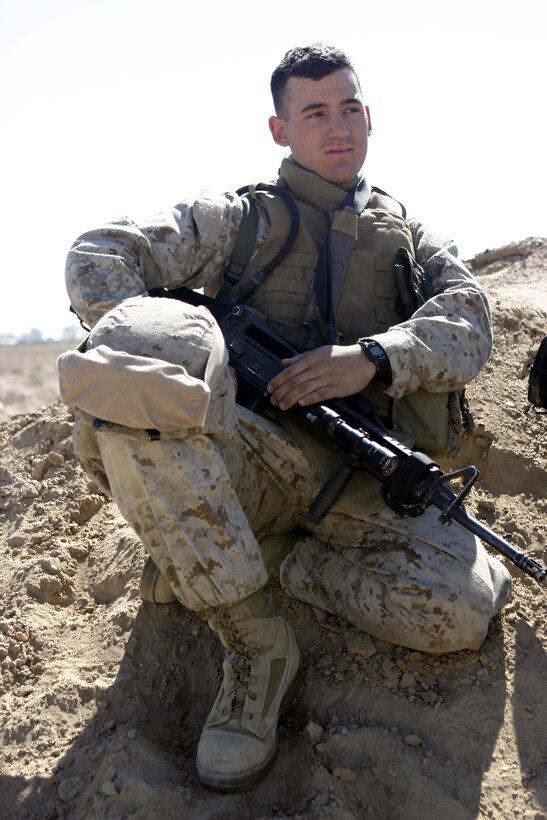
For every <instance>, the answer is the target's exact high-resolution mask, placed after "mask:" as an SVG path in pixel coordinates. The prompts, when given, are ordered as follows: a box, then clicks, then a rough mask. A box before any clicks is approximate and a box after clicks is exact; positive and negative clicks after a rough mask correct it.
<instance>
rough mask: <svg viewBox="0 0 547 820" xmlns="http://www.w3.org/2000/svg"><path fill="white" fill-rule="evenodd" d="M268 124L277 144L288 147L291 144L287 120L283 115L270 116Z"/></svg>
mask: <svg viewBox="0 0 547 820" xmlns="http://www.w3.org/2000/svg"><path fill="white" fill-rule="evenodd" d="M268 125H269V126H270V132H271V135H272V137H273V141H274V142H275V143H276V145H281V146H282V147H283V148H286V147H287V146H288V144H289V140H288V139H287V133H286V130H285V120H284V119H283V117H270V119H269V120H268Z"/></svg>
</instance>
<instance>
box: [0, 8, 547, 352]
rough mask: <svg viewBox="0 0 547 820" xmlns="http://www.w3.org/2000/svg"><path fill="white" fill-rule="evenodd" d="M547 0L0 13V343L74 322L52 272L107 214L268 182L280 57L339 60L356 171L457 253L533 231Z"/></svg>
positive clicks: (542, 173)
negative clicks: (356, 88) (314, 53)
mask: <svg viewBox="0 0 547 820" xmlns="http://www.w3.org/2000/svg"><path fill="white" fill-rule="evenodd" d="M546 31H547V3H546V2H545V0H458V1H457V2H456V0H454V1H453V0H444V1H443V0H389V2H387V1H386V0H354V1H353V2H351V3H337V2H333V0H328V2H327V0H300V1H299V0H275V2H272V3H270V4H265V3H263V2H260V0H239V2H238V1H237V0H236V2H222V1H221V0H202V2H198V0H195V2H189V0H186V2H184V0H154V2H153V3H152V2H150V1H149V0H146V1H145V0H0V116H1V118H2V119H1V127H0V163H1V165H0V192H1V194H0V219H1V222H0V224H1V226H2V255H1V266H2V267H1V274H2V282H3V298H2V299H0V337H1V336H2V335H3V334H6V333H13V334H16V335H20V334H25V333H27V332H28V331H29V330H31V329H32V328H37V329H38V330H40V332H41V333H42V334H43V335H44V336H45V337H55V338H56V337H58V336H59V335H60V334H61V333H62V332H63V331H64V330H65V329H66V328H68V327H71V326H72V325H74V327H75V328H76V327H77V323H76V320H75V319H73V318H72V316H71V314H70V313H69V312H68V297H67V294H66V290H65V285H64V266H65V260H66V255H67V252H68V250H69V248H70V246H71V244H72V243H73V241H74V240H75V239H76V238H77V237H78V236H79V235H80V234H82V233H83V232H85V231H87V230H90V229H92V228H94V227H96V226H98V225H100V224H103V223H104V221H105V220H110V219H116V218H119V217H121V216H123V215H128V216H130V217H131V218H133V219H135V220H137V221H138V219H139V218H141V217H142V218H145V217H148V216H150V215H152V214H153V213H155V212H157V211H160V210H162V209H164V208H168V207H171V206H173V205H175V204H176V203H178V202H180V201H181V200H183V199H186V198H187V197H188V196H192V195H193V194H195V193H197V192H198V191H199V190H200V189H202V188H205V189H210V190H215V191H227V190H234V189H236V188H238V187H240V186H242V185H246V184H248V183H251V182H258V181H270V180H272V179H274V178H275V177H276V174H277V170H278V168H279V165H280V163H281V160H282V159H283V156H285V154H286V153H287V152H286V151H284V149H281V148H279V147H278V146H276V145H275V144H274V143H273V141H272V138H271V136H270V133H269V130H268V117H269V116H270V115H271V114H272V113H273V108H272V103H271V97H270V92H269V81H270V76H271V72H272V70H273V68H274V67H275V66H276V65H277V64H278V63H279V61H280V60H281V58H282V57H283V55H284V54H285V52H286V51H287V50H288V49H290V48H292V47H293V46H296V45H307V44H311V43H314V42H325V43H329V44H331V45H335V46H337V47H338V48H341V49H343V50H344V51H346V52H347V53H348V54H349V56H350V58H351V59H352V60H353V63H354V65H355V67H356V69H357V73H358V75H359V77H360V80H361V85H362V87H363V91H364V95H365V97H366V101H367V102H368V104H369V106H370V110H371V116H372V128H373V132H372V136H371V138H370V141H369V153H368V156H367V160H366V164H365V172H366V175H367V177H368V179H369V181H370V182H371V183H372V184H373V185H377V186H379V187H380V188H383V189H384V190H386V191H388V192H389V193H390V194H392V195H393V196H394V197H395V198H396V199H398V200H399V201H400V202H402V203H404V205H405V206H406V208H407V211H408V213H409V214H410V215H412V216H416V217H417V218H419V219H420V220H421V221H422V222H424V223H425V224H427V225H428V226H430V227H432V228H435V229H437V230H439V231H441V232H442V233H444V234H447V235H450V236H451V237H453V238H454V239H455V240H456V242H457V244H458V247H459V249H460V253H461V255H462V256H463V258H464V259H469V258H471V257H472V256H474V255H475V254H476V253H478V252H481V251H483V250H485V249H486V248H493V247H498V246H501V245H504V244H507V243H509V242H512V241H517V240H519V239H524V238H526V237H528V236H547V220H546V216H547V213H546V211H547V205H546V202H545V200H546V189H547V170H546V168H547V164H546V161H545V139H546V138H545V135H546V133H547V107H546V106H545V102H544V101H545V82H546V79H547V57H546V52H547V50H546V49H545V33H546Z"/></svg>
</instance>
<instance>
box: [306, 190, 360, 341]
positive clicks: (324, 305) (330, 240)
mask: <svg viewBox="0 0 547 820" xmlns="http://www.w3.org/2000/svg"><path fill="white" fill-rule="evenodd" d="M370 194H371V191H370V187H369V185H368V183H367V181H366V179H362V180H361V181H360V182H359V183H358V184H357V185H356V186H355V188H353V189H352V190H351V191H350V192H349V194H348V195H347V197H346V198H345V199H344V201H343V202H342V204H341V205H340V207H339V208H337V211H339V212H343V211H349V213H351V214H354V215H355V216H356V217H359V215H360V214H361V213H362V212H363V211H364V210H365V208H366V207H367V205H368V203H369V200H370ZM356 238H357V236H356V235H355V236H352V235H350V234H348V233H345V232H341V231H336V230H334V229H333V227H332V225H331V226H330V227H329V230H328V231H327V235H326V237H325V241H324V242H323V246H322V248H321V252H320V254H319V260H318V262H317V268H316V270H315V279H314V290H315V298H316V300H317V306H318V308H319V314H320V316H321V318H322V319H323V322H324V326H325V332H326V336H327V340H328V342H329V344H340V335H339V333H338V331H337V330H336V324H335V318H334V314H335V310H336V307H337V302H338V299H339V298H340V295H341V293H342V288H343V285H344V279H345V276H346V273H347V269H348V265H349V259H350V256H351V253H352V250H353V244H354V241H355V239H356ZM333 246H334V247H333ZM333 251H334V252H333ZM334 291H335V292H334Z"/></svg>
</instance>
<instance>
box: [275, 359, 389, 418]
mask: <svg viewBox="0 0 547 820" xmlns="http://www.w3.org/2000/svg"><path fill="white" fill-rule="evenodd" d="M282 365H283V367H284V370H282V371H281V373H278V374H277V376H276V377H275V378H274V379H272V380H271V382H270V383H269V385H268V392H269V394H270V399H271V402H272V404H274V405H275V406H276V407H279V408H280V409H281V410H288V409H289V408H290V407H292V406H293V405H294V404H300V405H301V406H303V407H306V406H308V405H310V404H317V403H319V402H322V401H327V400H328V399H339V398H343V397H344V396H351V395H352V394H353V393H358V392H359V391H360V390H363V389H364V388H365V387H366V386H367V384H368V383H369V382H370V380H371V379H373V378H374V375H375V373H376V365H374V364H373V363H372V362H371V361H370V360H369V359H367V357H366V356H364V355H363V351H362V350H361V347H360V345H358V344H355V345H348V346H347V347H343V346H339V345H325V346H324V347H318V348H317V349H316V350H311V351H309V353H300V354H299V355H298V356H293V357H292V358H290V359H283V361H282Z"/></svg>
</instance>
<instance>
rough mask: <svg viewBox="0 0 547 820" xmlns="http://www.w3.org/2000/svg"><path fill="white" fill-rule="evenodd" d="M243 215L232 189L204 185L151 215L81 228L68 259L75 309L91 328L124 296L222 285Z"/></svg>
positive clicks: (69, 283) (68, 275)
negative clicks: (223, 191)
mask: <svg viewBox="0 0 547 820" xmlns="http://www.w3.org/2000/svg"><path fill="white" fill-rule="evenodd" d="M242 214H243V208H242V204H241V200H240V199H239V197H238V196H237V195H236V194H230V193H228V194H213V193H209V192H205V191H203V192H201V194H200V195H199V197H198V198H197V199H196V200H195V201H186V202H182V203H181V204H179V205H177V206H175V207H174V208H172V209H170V210H168V211H164V212H162V213H160V214H158V215H156V216H154V217H152V218H151V219H149V220H145V221H142V222H138V223H136V222H132V221H131V220H129V219H125V218H124V219H121V220H119V221H115V222H110V223H107V224H105V225H104V226H102V227H100V228H98V229H96V230H92V231H89V232H88V233H85V234H83V235H82V236H80V237H79V238H78V239H77V240H76V241H75V242H74V244H73V246H72V247H71V249H70V251H69V254H68V258H67V263H66V272H65V279H66V287H67V291H68V295H69V297H70V301H71V304H72V306H73V308H74V310H75V311H76V313H77V315H78V316H79V317H80V318H81V319H83V321H85V322H86V323H87V324H88V325H89V326H90V327H92V326H93V325H94V324H96V322H97V321H98V320H99V319H100V318H101V316H103V315H104V314H105V313H106V312H107V311H108V310H110V309H111V308H113V307H114V306H115V305H117V304H119V303H120V302H122V301H123V300H124V299H127V298H129V297H131V296H139V295H144V294H145V293H146V292H147V291H148V290H150V289H151V288H157V287H168V288H173V287H179V286H180V285H187V286H188V287H191V288H200V287H203V286H205V285H215V284H219V283H220V282H221V281H222V278H223V274H224V269H225V266H226V263H227V260H228V259H229V257H230V254H231V251H232V249H233V246H234V242H235V239H236V237H237V232H238V229H239V225H240V223H241V219H242Z"/></svg>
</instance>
